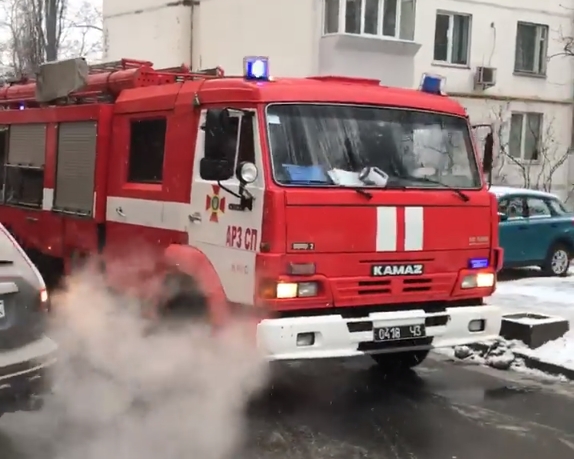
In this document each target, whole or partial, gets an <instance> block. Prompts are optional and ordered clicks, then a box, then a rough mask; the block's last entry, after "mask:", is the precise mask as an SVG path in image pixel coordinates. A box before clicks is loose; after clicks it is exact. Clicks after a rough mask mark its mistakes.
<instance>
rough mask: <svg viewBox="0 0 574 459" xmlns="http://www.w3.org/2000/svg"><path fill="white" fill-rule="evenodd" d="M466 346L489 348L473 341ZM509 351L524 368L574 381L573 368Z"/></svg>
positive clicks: (481, 349)
mask: <svg viewBox="0 0 574 459" xmlns="http://www.w3.org/2000/svg"><path fill="white" fill-rule="evenodd" d="M468 347H470V348H471V349H473V350H475V351H479V352H485V351H487V350H488V349H489V348H490V346H489V345H487V344H483V343H474V344H471V345H469V346H468ZM511 352H512V353H513V354H514V355H515V356H516V357H518V358H519V359H522V360H523V361H524V365H525V366H526V368H530V369H532V370H538V371H542V372H544V373H547V374H550V375H552V376H563V377H565V378H567V379H569V380H571V381H574V369H571V368H566V367H563V366H561V365H557V364H555V363H549V362H544V361H542V360H540V359H537V358H536V357H532V356H530V355H528V354H524V353H522V352H520V351H514V350H511Z"/></svg>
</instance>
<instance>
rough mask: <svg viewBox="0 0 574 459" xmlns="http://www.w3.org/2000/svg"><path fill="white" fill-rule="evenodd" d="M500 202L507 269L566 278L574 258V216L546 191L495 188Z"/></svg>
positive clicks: (499, 212)
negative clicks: (531, 269)
mask: <svg viewBox="0 0 574 459" xmlns="http://www.w3.org/2000/svg"><path fill="white" fill-rule="evenodd" d="M490 191H491V192H492V193H494V194H495V195H496V197H497V199H498V215H499V217H500V229H499V234H500V245H501V246H502V248H503V249H504V268H517V267H524V266H540V268H541V269H542V270H543V272H544V273H545V274H547V275H551V276H566V275H567V274H568V268H569V267H570V262H571V261H572V258H573V256H574V214H573V213H570V212H568V210H566V208H565V206H564V204H563V203H562V202H561V201H560V199H559V198H558V197H557V196H555V195H553V194H551V193H546V192H544V191H536V190H529V189H525V188H507V187H497V186H493V187H491V188H490Z"/></svg>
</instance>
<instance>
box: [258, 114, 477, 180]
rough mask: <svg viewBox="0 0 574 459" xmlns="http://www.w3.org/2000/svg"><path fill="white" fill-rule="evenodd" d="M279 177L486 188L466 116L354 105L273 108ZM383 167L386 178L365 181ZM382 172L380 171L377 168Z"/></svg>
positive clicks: (270, 126) (270, 122)
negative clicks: (369, 171)
mask: <svg viewBox="0 0 574 459" xmlns="http://www.w3.org/2000/svg"><path fill="white" fill-rule="evenodd" d="M267 126H268V135H269V145H270V152H271V158H272V165H273V174H274V177H275V180H276V181H277V182H278V183H279V184H282V185H295V186H341V185H344V186H379V187H380V186H386V187H392V186H393V185H396V186H400V187H415V188H441V187H449V188H457V189H458V188H462V189H472V188H479V187H480V186H481V179H480V173H479V169H478V165H477V162H476V157H475V155H474V153H473V148H472V143H471V139H470V133H469V128H468V123H467V121H466V120H465V119H464V118H462V117H458V116H451V115H445V114H440V113H434V112H421V111H414V110H405V109H393V108H381V107H364V106H352V105H318V104H272V105H269V106H268V107H267ZM366 167H370V168H378V170H380V171H383V174H382V176H383V177H386V179H385V180H384V182H383V183H380V182H377V181H375V182H373V181H366V180H364V176H362V174H360V172H361V171H362V170H364V168H366ZM375 170H377V169H375Z"/></svg>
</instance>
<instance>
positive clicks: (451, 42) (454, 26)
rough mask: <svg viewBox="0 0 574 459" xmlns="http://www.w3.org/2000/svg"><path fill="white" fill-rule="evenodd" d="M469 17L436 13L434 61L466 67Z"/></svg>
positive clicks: (468, 46) (467, 60)
mask: <svg viewBox="0 0 574 459" xmlns="http://www.w3.org/2000/svg"><path fill="white" fill-rule="evenodd" d="M470 24H471V16H470V15H467V14H457V13H437V15H436V21H435V32H434V60H435V61H438V62H448V63H449V64H457V65H468V62H469V59H468V55H469V48H470Z"/></svg>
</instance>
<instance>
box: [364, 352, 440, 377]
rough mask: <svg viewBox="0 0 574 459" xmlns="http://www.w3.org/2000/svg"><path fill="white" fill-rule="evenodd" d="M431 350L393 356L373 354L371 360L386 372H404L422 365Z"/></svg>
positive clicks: (397, 353) (400, 353) (393, 354)
mask: <svg viewBox="0 0 574 459" xmlns="http://www.w3.org/2000/svg"><path fill="white" fill-rule="evenodd" d="M429 352H430V350H429V349H426V350H423V351H406V352H396V353H392V354H371V358H372V359H373V360H374V361H375V362H376V363H377V365H378V366H379V367H380V368H381V369H382V370H385V371H391V372H394V371H402V370H409V369H411V368H414V367H416V366H417V365H420V364H421V363H422V362H423V361H424V360H425V359H426V358H427V356H428V354H429Z"/></svg>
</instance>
